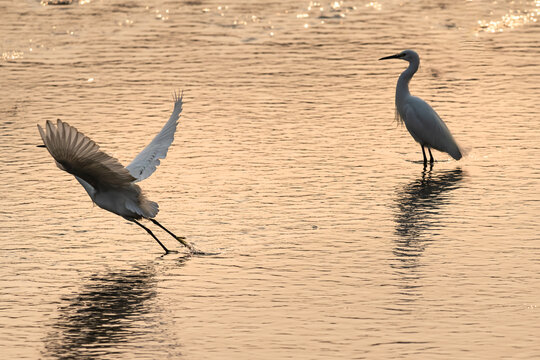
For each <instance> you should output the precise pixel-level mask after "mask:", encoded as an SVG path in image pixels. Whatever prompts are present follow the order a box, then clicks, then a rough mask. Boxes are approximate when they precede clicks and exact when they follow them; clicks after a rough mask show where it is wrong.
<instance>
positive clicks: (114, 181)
mask: <svg viewBox="0 0 540 360" xmlns="http://www.w3.org/2000/svg"><path fill="white" fill-rule="evenodd" d="M181 112H182V96H180V97H179V96H177V95H176V94H175V95H174V110H173V112H172V114H171V116H170V118H169V120H168V121H167V123H166V124H165V126H163V129H161V131H160V132H159V133H158V134H157V135H156V137H155V138H154V139H153V140H152V141H151V142H150V144H148V146H146V147H145V148H144V149H143V150H142V151H141V153H140V154H139V155H137V157H135V159H134V160H133V161H132V162H131V164H129V165H128V166H127V167H124V166H123V165H122V164H121V163H120V162H119V161H118V160H117V159H116V158H114V157H112V156H110V155H107V154H106V153H105V152H103V151H101V150H100V149H99V146H98V145H97V144H96V143H95V142H94V141H93V140H91V139H90V138H89V137H87V136H85V135H84V134H83V133H81V132H79V131H78V130H77V129H76V128H75V127H73V126H71V125H69V124H68V123H66V122H63V121H61V120H60V119H58V121H57V123H56V125H54V124H53V123H52V122H51V121H49V120H48V121H47V123H46V126H45V130H44V129H43V128H42V127H41V126H40V125H38V129H39V133H40V135H41V138H42V139H43V143H44V144H45V147H46V148H47V150H48V151H49V153H50V154H51V156H52V157H53V158H54V160H55V162H56V165H57V166H58V167H59V168H60V169H61V170H64V171H67V172H68V173H70V174H72V175H73V176H75V178H76V179H77V181H79V183H81V185H82V186H83V187H84V189H85V190H86V192H87V193H88V195H89V196H90V198H91V199H92V201H94V203H95V204H96V205H98V206H99V207H101V208H103V209H105V210H108V211H110V212H112V213H115V214H117V215H120V216H122V217H123V218H125V219H126V220H129V221H132V222H135V223H136V224H137V225H139V226H141V227H142V228H144V229H145V230H146V231H147V232H148V233H149V234H150V235H152V237H153V238H154V239H156V241H157V242H158V243H159V244H160V245H161V246H162V247H163V249H164V250H165V251H166V252H168V250H167V248H166V247H165V246H164V245H163V244H162V243H161V242H160V241H159V240H158V239H157V237H156V236H155V235H154V234H153V233H152V231H150V229H148V228H147V227H145V226H144V225H142V224H141V223H139V222H138V221H137V220H140V219H142V218H145V219H149V220H150V221H152V222H153V223H155V224H156V225H158V226H159V227H161V228H162V229H164V230H165V231H167V232H168V233H169V234H170V235H172V236H173V237H175V238H176V239H177V240H178V241H180V242H181V243H182V244H184V245H185V246H187V247H188V248H189V249H190V250H193V248H192V246H191V245H189V244H188V243H187V242H185V241H184V240H183V238H182V237H178V236H176V235H174V234H173V233H172V232H170V231H169V230H167V229H166V228H165V227H163V226H162V225H161V224H160V223H159V222H157V221H156V220H155V219H154V217H155V216H156V215H157V213H158V211H159V207H158V204H157V203H156V202H154V201H150V200H148V199H147V198H146V196H145V195H144V194H143V192H142V190H141V188H140V186H139V185H137V184H136V182H139V181H141V180H144V179H146V178H148V177H149V176H150V175H152V174H153V173H154V171H156V168H157V166H158V165H159V163H160V161H159V159H164V158H165V157H166V156H167V151H168V150H169V147H170V145H171V144H172V142H173V140H174V134H175V132H176V127H177V125H178V119H179V117H180V113H181Z"/></svg>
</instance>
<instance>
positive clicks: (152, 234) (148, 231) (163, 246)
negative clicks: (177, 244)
mask: <svg viewBox="0 0 540 360" xmlns="http://www.w3.org/2000/svg"><path fill="white" fill-rule="evenodd" d="M133 222H134V223H135V224H137V225H139V226H140V227H142V228H143V229H144V230H146V232H147V233H149V234H150V235H151V236H152V237H153V238H154V239H156V241H157V242H158V244H159V245H161V247H162V248H163V250H165V252H166V253H168V252H169V249H167V248H166V247H165V245H163V244H162V243H161V241H159V239H158V238H157V237H156V235H154V233H153V232H152V230H150V229H149V228H147V227H146V226H144V225H143V224H141V223H140V222H138V221H137V220H135V219H133Z"/></svg>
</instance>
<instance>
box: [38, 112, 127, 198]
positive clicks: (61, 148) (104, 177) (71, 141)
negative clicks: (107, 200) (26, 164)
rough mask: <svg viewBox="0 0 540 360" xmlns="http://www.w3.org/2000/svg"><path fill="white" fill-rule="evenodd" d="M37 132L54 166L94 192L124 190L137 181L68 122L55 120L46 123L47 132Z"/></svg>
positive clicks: (116, 161)
mask: <svg viewBox="0 0 540 360" xmlns="http://www.w3.org/2000/svg"><path fill="white" fill-rule="evenodd" d="M38 129H39V133H40V135H41V138H42V139H43V143H44V144H45V146H46V147H47V150H49V153H50V154H51V156H52V157H53V158H54V160H55V161H56V165H57V166H58V167H59V168H60V169H62V170H64V171H67V172H68V173H70V174H72V175H75V176H77V177H79V178H81V179H83V180H84V181H86V182H87V183H89V184H90V185H92V186H93V187H94V188H95V189H99V188H110V187H124V186H127V185H129V184H130V183H132V182H133V181H135V180H136V179H135V178H134V177H133V176H131V174H130V173H129V171H128V170H127V169H126V168H125V167H124V166H123V165H122V164H121V163H120V162H119V161H118V160H117V159H116V158H114V157H112V156H110V155H107V154H106V153H104V152H103V151H101V150H99V146H98V145H97V144H96V143H95V142H94V141H93V140H91V139H90V138H89V137H87V136H85V135H84V134H83V133H81V132H79V131H78V130H77V129H76V128H74V127H73V126H71V125H69V124H68V123H66V122H63V121H61V120H60V119H58V122H57V123H56V126H55V125H54V124H53V123H52V122H51V121H47V123H46V125H45V129H46V131H45V130H43V129H42V128H41V126H39V125H38Z"/></svg>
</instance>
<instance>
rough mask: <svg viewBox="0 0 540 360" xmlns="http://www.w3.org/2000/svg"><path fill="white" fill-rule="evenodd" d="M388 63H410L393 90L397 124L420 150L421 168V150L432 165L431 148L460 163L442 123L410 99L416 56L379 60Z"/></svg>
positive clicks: (406, 54) (426, 107)
mask: <svg viewBox="0 0 540 360" xmlns="http://www.w3.org/2000/svg"><path fill="white" fill-rule="evenodd" d="M387 59H401V60H405V61H408V62H409V67H408V68H407V69H406V70H405V71H404V72H402V73H401V75H400V76H399V79H398V82H397V86H396V120H397V121H398V122H400V123H405V126H406V127H407V130H409V133H410V134H411V136H412V137H413V138H414V140H416V142H417V143H419V144H420V146H422V154H423V155H424V165H426V164H427V158H426V152H425V150H424V147H427V149H428V151H429V157H430V159H429V162H430V163H433V161H434V160H433V155H432V154H431V149H432V148H433V149H436V150H439V151H442V152H445V153H448V154H449V155H450V156H452V157H453V158H454V159H456V160H459V159H461V156H462V155H461V150H460V148H459V146H458V144H457V143H456V141H455V140H454V137H453V136H452V134H451V133H450V130H448V127H447V126H446V124H445V123H444V121H442V119H441V118H440V117H439V115H438V114H437V113H436V112H435V110H433V108H432V107H431V106H429V104H428V103H426V102H425V101H424V100H422V99H420V98H418V97H416V96H412V95H411V93H410V92H409V81H411V78H412V77H413V75H414V74H415V73H416V71H417V70H418V66H419V65H420V57H419V56H418V54H417V53H416V52H415V51H413V50H405V51H402V52H400V53H399V54H395V55H391V56H386V57H383V58H380V59H379V60H387Z"/></svg>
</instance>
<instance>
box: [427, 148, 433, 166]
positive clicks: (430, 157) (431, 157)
mask: <svg viewBox="0 0 540 360" xmlns="http://www.w3.org/2000/svg"><path fill="white" fill-rule="evenodd" d="M427 149H428V151H429V162H430V163H431V164H433V162H434V161H435V160H434V159H433V155H432V154H431V149H430V148H427Z"/></svg>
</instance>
